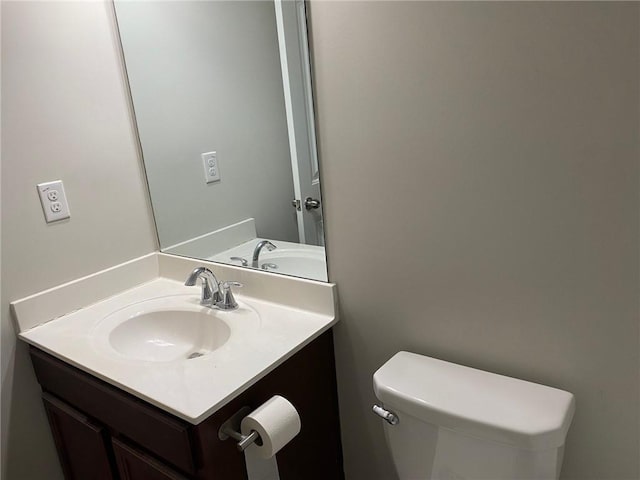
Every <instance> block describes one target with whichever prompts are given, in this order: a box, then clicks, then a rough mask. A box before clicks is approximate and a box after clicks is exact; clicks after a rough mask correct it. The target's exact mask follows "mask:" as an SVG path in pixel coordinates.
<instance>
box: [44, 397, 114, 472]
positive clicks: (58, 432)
mask: <svg viewBox="0 0 640 480" xmlns="http://www.w3.org/2000/svg"><path fill="white" fill-rule="evenodd" d="M42 401H43V402H44V408H45V410H46V412H47V417H48V418H49V425H51V432H52V433H53V439H54V441H55V444H56V449H57V450H58V457H59V458H60V463H61V464H62V470H63V472H64V476H65V478H67V479H69V480H86V479H88V478H92V479H95V480H111V479H112V478H113V471H112V468H113V467H112V461H111V455H110V451H109V446H108V445H109V443H108V442H109V437H108V435H107V432H106V431H105V429H104V428H103V427H101V426H99V425H96V424H95V423H94V422H93V421H91V420H90V419H89V418H88V417H87V416H86V415H83V414H82V413H80V412H78V411H77V410H75V409H73V408H72V407H70V406H69V405H67V404H66V403H63V402H61V401H60V400H58V399H56V398H55V397H53V396H51V395H49V394H47V393H43V395H42Z"/></svg>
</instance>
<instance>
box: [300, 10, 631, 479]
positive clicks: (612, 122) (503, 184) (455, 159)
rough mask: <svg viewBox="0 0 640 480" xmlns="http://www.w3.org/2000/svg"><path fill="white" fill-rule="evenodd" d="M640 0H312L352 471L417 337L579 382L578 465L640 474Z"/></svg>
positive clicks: (380, 461) (379, 455)
mask: <svg viewBox="0 0 640 480" xmlns="http://www.w3.org/2000/svg"><path fill="white" fill-rule="evenodd" d="M638 8H639V5H638V4H637V3H626V4H625V3H609V2H593V3H592V2H576V3H573V2H569V3H564V2H562V3H561V2H530V3H524V2H497V3H489V2H471V3H466V2H465V3H462V2H461V3H458V2H439V3H438V2H389V3H387V2H353V3H351V2H321V1H319V2H312V5H311V27H312V40H313V48H312V54H313V55H314V58H315V78H314V80H315V88H316V92H317V98H316V106H317V114H318V123H319V142H320V155H321V161H322V186H323V193H324V195H323V197H324V198H325V203H324V212H325V226H326V233H327V256H328V265H329V278H330V279H331V280H332V281H335V282H337V283H338V288H339V291H340V305H341V314H342V319H341V322H340V323H339V324H338V326H337V327H336V353H337V363H338V380H339V396H340V408H341V421H342V434H343V439H344V453H345V463H346V471H347V478H348V479H349V480H374V479H375V480H391V479H393V478H395V475H394V473H393V471H392V466H391V463H390V458H389V455H388V453H387V449H386V446H385V442H384V437H383V430H382V422H381V421H380V420H379V419H377V418H376V417H375V416H374V415H373V414H372V413H371V411H370V409H371V404H372V403H373V402H374V401H375V398H374V395H373V391H372V383H371V382H372V379H371V376H372V374H373V372H374V371H375V369H377V368H378V367H379V366H380V365H381V364H382V363H383V362H385V361H386V360H387V359H388V358H389V357H390V356H391V355H393V354H394V353H395V352H396V351H398V350H400V349H406V350H410V351H415V352H418V353H422V354H427V355H432V356H435V357H439V358H442V359H445V360H450V361H454V362H459V363H462V364H466V365H471V366H473V367H478V368H482V369H487V370H490V371H494V372H498V373H503V374H507V375H512V376H516V377H520V378H524V379H528V380H532V381H535V382H541V383H545V384H548V385H552V386H556V387H560V388H563V389H566V390H569V391H571V392H573V393H575V395H576V398H577V413H576V416H575V420H574V423H573V426H572V428H571V431H570V433H569V437H568V440H567V447H566V457H565V465H564V471H563V478H567V479H568V478H572V479H579V480H587V479H600V480H602V479H617V480H622V479H636V478H638V476H639V471H638V453H639V449H638V434H639V432H638V425H639V418H638V413H639V410H640V404H639V402H638V389H639V384H638V376H639V375H638V365H639V364H638V351H639V344H638V338H639V331H638V286H639V285H638V245H639V244H640V242H639V236H638V156H639V153H640V152H639V142H638V135H639V130H640V126H639V121H638V115H639V113H638V112H639V110H638V105H639V98H638V97H639V95H638V90H639V83H640V82H639V78H638V72H639V61H640V51H639V38H638V23H639V14H638ZM363 199H366V201H363ZM349 205H357V206H358V208H345V207H346V206H349ZM382 252H384V254H381V253H382Z"/></svg>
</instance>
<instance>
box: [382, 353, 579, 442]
mask: <svg viewBox="0 0 640 480" xmlns="http://www.w3.org/2000/svg"><path fill="white" fill-rule="evenodd" d="M373 385H374V390H375V394H376V397H378V399H380V400H381V401H382V402H383V403H384V404H385V407H386V408H389V409H390V410H394V409H395V410H396V411H395V413H396V414H398V415H399V417H400V421H401V422H402V421H403V418H402V417H403V413H404V414H408V415H410V416H412V417H415V418H418V419H420V420H423V421H425V422H428V423H433V424H435V425H439V426H442V427H445V428H449V429H452V430H455V431H459V432H461V433H464V434H467V435H471V436H474V437H477V438H482V439H488V440H493V441H496V442H500V443H505V444H509V445H514V446H518V447H521V448H526V449H529V450H542V449H547V448H554V447H559V446H561V445H563V444H564V440H565V437H566V435H567V431H568V430H569V426H570V424H571V420H572V418H573V412H574V410H575V401H574V397H573V395H572V394H571V393H569V392H565V391H563V390H558V389H556V388H552V387H547V386H545V385H540V384H537V383H531V382H526V381H524V380H519V379H516V378H511V377H506V376H503V375H497V374H495V373H489V372H485V371H482V370H477V369H475V368H470V367H465V366H462V365H457V364H455V363H450V362H445V361H442V360H438V359H435V358H430V357H425V356H423V355H418V354H415V353H409V352H398V353H396V354H395V355H394V356H393V357H391V359H389V360H388V361H387V362H386V363H385V364H384V365H383V366H382V367H380V368H379V369H378V371H376V373H375V374H374V375H373ZM391 428H393V427H391Z"/></svg>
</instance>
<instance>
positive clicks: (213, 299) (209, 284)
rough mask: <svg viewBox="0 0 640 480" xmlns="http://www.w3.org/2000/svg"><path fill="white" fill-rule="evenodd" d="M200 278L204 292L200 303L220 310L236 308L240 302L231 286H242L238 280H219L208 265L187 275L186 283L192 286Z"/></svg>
mask: <svg viewBox="0 0 640 480" xmlns="http://www.w3.org/2000/svg"><path fill="white" fill-rule="evenodd" d="M198 279H200V280H201V281H202V294H201V296H200V305H204V306H205V307H210V308H214V307H215V308H219V309H220V310H235V309H236V308H238V302H236V300H235V298H234V297H233V292H232V291H231V287H241V286H242V284H241V283H238V282H218V279H217V278H216V276H215V275H214V274H213V272H212V271H211V270H209V269H208V268H206V267H198V268H196V269H195V270H193V272H191V274H190V275H189V277H187V281H186V282H184V284H185V285H186V286H187V287H192V286H194V285H195V284H196V282H197V281H198Z"/></svg>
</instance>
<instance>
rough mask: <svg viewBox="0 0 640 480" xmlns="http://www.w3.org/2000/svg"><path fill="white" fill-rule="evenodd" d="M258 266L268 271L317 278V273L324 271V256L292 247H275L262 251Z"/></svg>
mask: <svg viewBox="0 0 640 480" xmlns="http://www.w3.org/2000/svg"><path fill="white" fill-rule="evenodd" d="M260 266H261V268H263V269H264V270H267V271H269V272H282V273H288V274H290V275H299V276H301V277H305V278H318V275H320V274H321V273H322V272H325V271H326V266H325V260H324V256H322V255H319V254H317V253H315V252H305V251H302V250H293V249H277V250H274V251H272V252H265V253H263V254H262V255H261V256H260ZM263 266H264V267H263Z"/></svg>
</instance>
